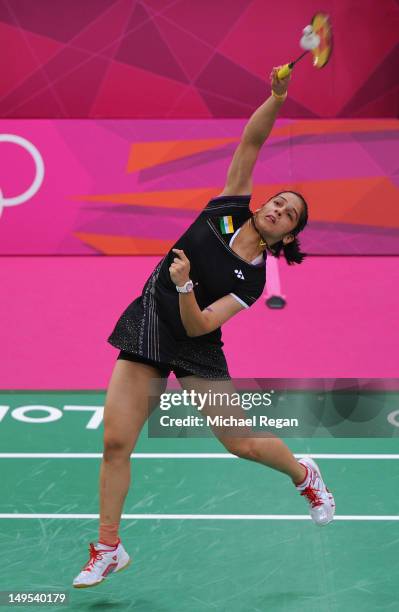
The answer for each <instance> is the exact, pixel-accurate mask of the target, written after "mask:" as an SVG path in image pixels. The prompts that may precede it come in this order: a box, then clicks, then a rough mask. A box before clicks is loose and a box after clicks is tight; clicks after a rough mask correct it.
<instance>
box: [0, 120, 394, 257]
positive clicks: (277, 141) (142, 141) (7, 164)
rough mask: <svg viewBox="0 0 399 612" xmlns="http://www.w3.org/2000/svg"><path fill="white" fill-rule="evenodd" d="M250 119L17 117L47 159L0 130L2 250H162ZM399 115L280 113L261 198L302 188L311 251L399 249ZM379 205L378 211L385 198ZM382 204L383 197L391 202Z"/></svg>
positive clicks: (219, 178) (259, 170)
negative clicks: (40, 174)
mask: <svg viewBox="0 0 399 612" xmlns="http://www.w3.org/2000/svg"><path fill="white" fill-rule="evenodd" d="M244 124H245V120H242V119H241V120H222V119H212V120H159V121H143V120H142V121H127V120H125V121H122V120H118V121H111V120H107V121H106V120H101V121H100V120H97V121H95V120H70V121H54V120H53V121H46V120H14V121H0V139H1V137H2V136H1V134H3V135H4V134H13V135H18V136H19V137H23V138H24V139H26V140H27V141H28V142H29V143H31V144H33V145H34V146H35V147H36V149H37V152H38V154H40V156H41V158H42V159H43V163H44V179H43V182H42V184H41V186H40V188H39V189H38V191H37V192H36V193H35V194H34V195H33V196H32V197H31V198H29V199H28V200H27V201H25V202H23V203H20V204H19V205H17V206H9V204H10V198H13V197H15V196H19V195H20V194H23V193H24V192H25V190H26V189H27V188H28V187H29V185H30V184H31V183H32V181H33V177H34V175H35V164H34V162H33V158H32V156H31V154H30V153H28V152H27V151H26V150H24V149H23V148H22V147H21V146H19V145H17V144H15V143H10V142H0V160H1V163H0V188H1V191H2V194H3V197H1V196H0V211H2V214H1V216H0V254H5V255H21V254H23V255H156V254H163V253H165V252H166V251H167V250H169V248H170V246H171V245H172V244H173V242H175V240H176V239H177V238H178V237H179V235H180V234H181V233H183V232H184V231H185V229H186V228H187V227H188V226H189V224H190V223H191V222H192V220H193V219H194V218H195V216H196V215H197V214H198V211H199V210H200V209H201V208H203V207H204V205H205V204H206V202H207V201H208V200H209V199H210V198H211V197H214V196H215V195H217V194H218V193H220V191H221V190H222V188H223V185H224V181H225V177H226V173H227V168H228V166H229V163H230V160H231V158H232V155H233V152H234V148H235V147H236V146H237V143H238V139H239V137H240V135H241V132H242V129H243V126H244ZM398 134H399V121H398V120H395V119H379V120H365V119H363V120H299V119H296V120H294V119H292V120H288V119H280V120H278V121H277V123H276V125H275V127H274V129H273V132H272V134H271V136H270V138H269V140H268V142H267V143H266V145H265V146H264V147H263V149H262V152H261V155H260V158H259V160H258V163H257V165H256V169H255V175H254V179H255V185H256V187H255V189H254V197H253V202H252V204H251V205H252V207H253V208H256V207H257V206H258V205H260V204H262V203H263V202H264V201H265V200H266V199H268V198H270V197H271V196H272V195H273V194H274V193H276V192H278V191H280V190H284V189H294V190H296V191H300V192H301V193H303V194H304V196H305V197H306V199H307V200H308V203H309V209H310V223H309V227H308V228H306V230H305V232H304V233H303V234H302V236H303V238H302V242H303V248H304V249H305V251H306V252H309V253H311V254H328V255H331V254H352V255H362V254H386V255H392V254H398V253H399V197H398V187H399V174H398V159H399V138H398ZM376 206H377V207H378V213H377V208H376ZM381 207H382V208H381Z"/></svg>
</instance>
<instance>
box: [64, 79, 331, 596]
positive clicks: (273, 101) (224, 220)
mask: <svg viewBox="0 0 399 612" xmlns="http://www.w3.org/2000/svg"><path fill="white" fill-rule="evenodd" d="M277 70H278V68H274V69H273V71H272V73H271V75H270V81H271V88H272V92H271V95H270V97H269V98H268V99H267V100H266V101H265V102H264V103H263V104H262V105H261V106H260V107H259V108H258V109H257V110H256V111H255V112H254V114H253V115H252V116H251V118H250V119H249V121H248V123H247V124H246V126H245V129H244V131H243V134H242V137H241V141H240V143H239V145H238V147H237V149H236V151H235V153H234V156H233V159H232V161H231V164H230V167H229V169H228V173H227V180H226V184H225V187H224V190H223V191H222V193H220V194H219V195H216V194H215V195H216V197H215V198H213V199H212V200H211V201H210V202H209V203H208V204H207V205H206V206H205V208H204V209H203V210H202V211H201V213H200V215H199V216H198V217H197V219H196V220H195V221H194V222H193V224H192V225H191V226H190V227H189V228H188V229H187V231H186V232H185V233H184V234H183V236H181V237H180V239H179V240H178V241H177V242H176V244H175V245H174V248H172V249H171V251H170V252H169V253H168V254H167V255H166V256H165V257H164V258H163V259H162V261H161V262H160V263H159V264H158V265H157V266H156V268H155V270H154V271H153V273H152V274H151V276H150V277H149V279H148V280H147V282H146V284H145V286H144V288H143V292H142V295H141V296H139V297H138V298H136V299H135V300H134V301H133V302H132V303H131V304H130V305H129V306H128V307H127V308H126V310H125V311H124V312H123V313H122V315H121V317H120V318H119V320H118V322H117V323H116V326H115V328H114V330H113V332H112V334H111V335H110V337H109V338H108V341H109V342H110V343H111V344H112V345H113V346H115V347H117V348H118V349H119V350H120V353H119V355H118V359H117V361H116V364H115V367H114V370H113V372H112V376H111V380H110V383H109V387H108V391H107V395H106V402H105V409H104V452H103V460H102V463H101V469H100V491H99V495H100V524H99V538H98V542H97V544H96V545H95V544H94V543H91V544H90V547H89V552H90V558H89V561H88V562H87V563H86V565H85V566H84V567H83V568H82V570H81V571H80V573H79V574H78V575H77V576H76V578H75V579H74V581H73V586H74V587H77V588H84V587H91V586H95V585H97V584H99V583H100V582H102V581H103V580H104V579H105V578H106V577H107V575H109V574H110V573H113V572H117V571H120V570H122V569H124V568H125V567H127V566H128V565H129V563H130V557H129V555H128V553H127V552H126V550H125V549H124V547H123V545H122V543H121V540H120V538H119V535H118V531H119V524H120V519H121V514H122V507H123V504H124V500H125V497H126V495H127V492H128V488H129V485H130V455H131V452H132V450H133V448H134V446H135V443H136V441H137V438H138V436H139V434H140V431H141V429H142V427H143V425H144V423H145V422H146V419H147V418H148V414H149V411H151V410H152V409H153V408H154V407H155V405H156V404H157V403H158V401H157V400H159V395H160V394H161V393H163V391H164V390H165V388H166V384H167V378H168V375H169V374H170V372H171V371H173V372H174V373H175V375H176V377H177V378H178V380H179V382H180V384H181V386H182V387H183V388H184V389H200V388H204V385H206V384H208V383H209V382H210V381H214V382H215V383H217V384H222V385H223V384H226V385H229V380H230V375H229V371H228V367H227V363H226V359H225V356H224V353H223V349H222V346H223V342H222V340H221V330H220V328H221V326H222V324H223V323H225V321H227V320H228V319H230V318H231V317H233V316H234V315H236V314H237V313H238V312H239V311H241V310H243V309H247V308H249V307H250V306H251V305H252V304H253V303H254V302H255V301H256V300H257V299H258V298H259V297H260V296H261V295H262V293H263V289H264V285H265V272H266V265H265V264H266V257H267V253H268V252H269V253H272V254H273V255H275V256H277V257H278V256H280V254H281V253H283V255H284V257H285V259H286V261H287V262H288V264H295V263H296V264H300V263H301V262H302V261H303V259H304V257H305V254H304V253H301V250H300V244H299V240H298V237H297V236H298V234H299V232H301V231H302V230H303V228H304V227H305V225H306V223H307V218H308V210H307V204H306V202H305V200H304V198H303V197H302V196H301V195H300V194H298V193H296V192H293V191H283V192H281V193H278V194H276V195H274V196H273V197H271V198H269V199H267V201H266V202H265V204H264V205H263V206H262V207H261V208H259V209H258V210H256V211H255V213H252V212H251V211H250V209H249V203H250V199H251V191H252V178H251V177H252V173H253V169H254V166H255V162H256V159H257V157H258V154H259V151H260V149H261V147H262V145H263V144H264V142H265V141H266V139H267V137H268V136H269V134H270V132H271V130H272V127H273V124H274V121H275V119H276V117H277V114H278V111H279V109H280V107H281V105H282V104H283V103H284V100H285V99H286V97H287V87H288V83H289V80H290V77H287V78H285V79H283V80H279V79H278V77H277ZM247 348H248V349H249V348H250V342H248V347H247ZM154 380H155V381H156V384H158V387H159V388H158V389H157V393H156V397H154V395H153V393H152V394H150V393H149V385H150V381H151V383H152V384H153V382H154ZM203 414H211V409H210V408H208V409H207V408H206V407H205V408H204V409H203ZM217 435H218V438H219V440H220V441H221V442H222V443H223V444H224V446H225V447H226V448H227V450H229V451H230V452H231V453H233V454H235V455H237V456H238V457H242V458H245V459H249V460H252V461H256V462H258V463H261V464H263V465H265V466H268V467H270V468H273V469H275V470H278V471H280V472H282V473H283V474H286V475H287V476H288V477H289V478H290V479H291V480H292V482H293V485H294V486H296V488H297V490H298V491H299V493H300V494H301V495H302V496H303V497H304V498H305V499H306V500H307V502H308V504H309V510H310V515H311V518H312V520H313V521H314V522H315V523H317V524H319V525H325V524H327V523H329V522H330V521H332V520H333V516H334V510H335V505H334V499H333V496H332V494H331V493H330V492H329V490H328V489H327V487H326V486H325V484H324V482H323V479H322V476H321V474H320V470H319V468H318V466H317V465H316V463H315V462H314V461H313V460H312V459H311V458H308V457H305V458H303V459H300V460H299V461H297V460H296V458H295V457H294V455H293V454H292V453H291V451H290V450H289V449H288V447H287V446H286V445H285V444H284V443H283V442H282V441H281V440H279V439H278V438H275V437H270V438H258V437H239V436H236V437H231V436H228V435H225V433H223V431H222V432H219V433H217Z"/></svg>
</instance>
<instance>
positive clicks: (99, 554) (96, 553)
mask: <svg viewBox="0 0 399 612" xmlns="http://www.w3.org/2000/svg"><path fill="white" fill-rule="evenodd" d="M106 552H112V551H109V550H97V549H96V548H95V546H94V544H93V542H90V548H89V553H90V559H89V560H88V562H87V563H86V565H85V566H84V567H83V568H82V571H83V570H86V571H87V572H91V570H92V568H93V565H94V564H95V562H96V561H100V560H101V559H102V558H103V554H104V553H106Z"/></svg>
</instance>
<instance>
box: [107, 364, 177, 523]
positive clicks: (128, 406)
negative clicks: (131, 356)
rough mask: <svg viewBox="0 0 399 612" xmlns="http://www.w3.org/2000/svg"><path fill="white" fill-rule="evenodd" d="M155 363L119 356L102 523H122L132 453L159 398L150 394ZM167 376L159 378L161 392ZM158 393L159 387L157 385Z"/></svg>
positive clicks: (111, 395) (110, 402) (111, 393)
mask: <svg viewBox="0 0 399 612" xmlns="http://www.w3.org/2000/svg"><path fill="white" fill-rule="evenodd" d="M156 378H157V379H160V378H161V375H160V373H159V371H158V370H157V369H155V368H153V367H152V366H149V365H146V364H143V363H137V362H132V361H127V360H124V359H118V360H117V361H116V363H115V367H114V370H113V372H112V376H111V380H110V384H109V387H108V391H107V396H106V402H105V408H104V453H103V460H102V463H101V468H100V523H119V521H120V517H121V514H122V508H123V504H124V501H125V498H126V495H127V493H128V490H129V485H130V454H131V452H132V451H133V448H134V446H135V444H136V441H137V438H138V437H139V434H140V431H141V429H142V427H143V425H144V423H145V422H146V420H147V418H148V414H149V411H151V410H152V409H153V408H154V407H155V405H156V404H157V402H158V398H159V396H158V398H156V397H155V395H154V396H151V398H149V385H150V381H151V379H156ZM166 384H167V380H166V378H165V379H163V380H159V385H158V386H159V395H160V394H161V393H163V391H164V390H165V388H166ZM157 393H158V389H157Z"/></svg>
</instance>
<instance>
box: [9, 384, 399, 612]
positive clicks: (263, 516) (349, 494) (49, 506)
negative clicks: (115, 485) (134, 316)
mask: <svg viewBox="0 0 399 612" xmlns="http://www.w3.org/2000/svg"><path fill="white" fill-rule="evenodd" d="M103 401H104V393H102V392H98V393H95V392H91V393H82V392H81V393H77V392H76V393H71V392H64V393H61V392H60V393H55V392H48V393H46V392H41V393H40V394H39V393H29V392H25V393H21V392H18V393H11V392H2V393H1V394H0V482H1V492H2V495H1V501H0V545H1V549H2V551H3V555H4V556H3V563H2V571H1V573H0V587H1V588H0V590H1V591H17V590H20V591H25V592H27V591H33V590H35V591H41V590H42V591H43V590H45V591H50V590H54V591H56V590H58V591H66V592H68V595H69V598H70V602H69V605H68V606H59V607H57V606H52V605H49V606H43V605H42V606H40V605H39V606H35V607H32V610H56V609H61V610H62V609H65V610H66V609H67V610H76V611H82V612H86V611H87V612H89V611H94V610H112V611H119V610H120V611H124V610H133V611H135V612H186V611H187V612H188V611H190V612H202V611H206V610H214V611H217V612H224V611H226V612H227V611H229V612H252V611H253V612H257V611H259V612H265V611H271V612H275V611H276V612H280V611H281V612H286V611H287V612H288V611H290V612H291V611H292V612H301V611H305V610H306V611H307V612H312V611H315V612H316V611H317V612H324V611H326V612H352V611H353V610H355V609H359V610H362V612H363V611H365V612H368V611H370V612H371V611H373V612H374V611H375V610H384V611H385V610H398V609H399V581H398V579H397V576H398V574H399V554H398V549H399V520H397V519H398V518H399V496H398V494H397V491H398V488H397V484H398V478H399V444H398V441H397V438H396V437H392V438H367V439H366V438H363V439H360V438H358V439H350V438H346V439H339V438H332V437H326V438H320V437H319V438H314V439H309V438H308V439H295V438H291V439H287V440H286V441H287V444H288V445H289V446H290V448H291V449H292V450H293V451H294V452H295V453H302V454H303V453H305V454H306V453H311V454H316V455H320V454H321V455H322V456H321V458H319V457H317V458H316V460H317V462H318V464H319V466H320V467H321V470H322V472H323V475H324V477H325V480H326V481H327V483H328V485H329V486H330V488H331V489H332V490H333V492H334V494H335V498H336V503H337V520H336V521H334V522H333V523H332V524H331V525H329V526H327V527H325V528H318V527H316V526H315V525H313V524H312V523H311V521H310V520H308V513H307V506H306V504H305V502H304V501H303V500H302V499H301V498H300V496H298V494H297V492H296V491H295V489H294V488H293V486H292V484H291V483H290V481H289V480H288V479H287V478H286V477H284V476H283V475H281V474H279V473H277V472H273V471H271V470H269V469H267V468H265V467H263V466H260V465H258V464H254V463H250V462H247V461H244V460H241V459H237V458H233V457H228V456H226V451H225V449H224V448H223V447H222V446H221V445H220V443H219V442H218V441H216V440H215V439H213V438H202V439H191V440H190V439H186V438H181V439H148V437H147V432H146V430H144V431H143V433H142V435H141V438H140V440H139V443H138V445H137V447H136V449H135V453H137V454H138V456H137V457H136V458H135V457H134V456H133V458H132V487H131V489H130V492H129V495H128V497H127V500H126V503H125V507H124V515H128V518H124V519H123V520H122V523H121V537H122V541H123V543H124V546H125V548H126V549H127V550H128V552H129V553H130V554H131V556H132V557H133V564H132V565H131V566H130V567H129V568H128V569H127V570H126V571H124V572H121V573H120V574H116V575H114V576H112V575H111V576H110V577H109V579H107V580H106V581H105V582H104V583H103V584H101V585H100V586H98V587H96V588H93V589H82V590H77V589H73V588H72V587H71V582H72V579H73V577H74V576H75V575H76V574H77V573H78V572H79V570H80V568H81V567H82V565H83V564H84V563H85V562H86V561H87V559H88V545H89V542H92V541H93V542H95V541H96V539H97V527H98V519H97V513H98V475H99V467H100V461H101V459H100V457H99V456H98V455H100V454H101V451H102V433H103V429H102V423H101V419H100V418H98V414H99V411H98V409H97V413H96V410H95V408H92V409H91V410H87V407H89V406H91V407H95V406H99V407H101V406H102V404H103ZM391 401H392V404H391ZM387 404H388V408H389V409H390V410H391V409H392V410H394V409H395V405H396V406H397V402H396V397H395V398H394V397H392V398H388V400H387ZM31 406H42V407H43V406H47V407H50V409H49V408H47V409H43V408H41V409H40V408H38V409H36V412H35V411H34V410H31V409H30V407H31ZM67 406H70V407H71V406H74V407H75V408H76V407H80V409H79V410H76V409H74V410H71V409H66V407H67ZM85 407H86V409H85ZM51 408H54V410H51ZM96 414H97V417H96V418H95V415H96ZM93 415H94V417H93ZM46 418H48V421H47V422H46ZM381 418H385V417H384V416H382V417H381ZM51 419H54V420H51ZM27 453H29V454H30V456H26V454H27ZM49 454H53V456H49ZM187 454H191V455H190V456H187ZM209 454H215V456H213V457H210V456H208V455H209ZM204 455H206V456H204ZM326 455H328V457H326ZM348 455H349V457H348ZM381 456H384V458H383V459H382V458H381ZM379 457H380V458H379ZM9 515H13V516H12V517H10V516H9ZM82 515H83V516H82ZM85 515H87V516H85ZM193 515H195V518H193ZM9 607H10V609H11V607H12V606H9ZM3 609H6V608H5V607H4V608H3Z"/></svg>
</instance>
